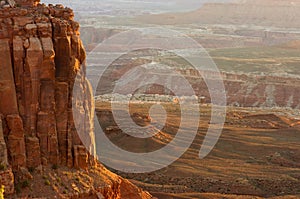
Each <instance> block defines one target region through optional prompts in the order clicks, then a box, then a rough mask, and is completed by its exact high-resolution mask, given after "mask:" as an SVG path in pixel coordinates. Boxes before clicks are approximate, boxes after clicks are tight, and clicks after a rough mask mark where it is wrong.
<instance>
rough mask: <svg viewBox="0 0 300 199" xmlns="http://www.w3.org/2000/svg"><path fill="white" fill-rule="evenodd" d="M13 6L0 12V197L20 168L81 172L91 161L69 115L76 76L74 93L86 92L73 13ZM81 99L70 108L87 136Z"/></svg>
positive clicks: (30, 4)
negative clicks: (66, 168)
mask: <svg viewBox="0 0 300 199" xmlns="http://www.w3.org/2000/svg"><path fill="white" fill-rule="evenodd" d="M16 3H19V4H20V5H22V6H23V7H15V8H3V9H0V53H1V57H0V91H1V92H0V99H1V100H0V114H2V115H3V116H2V117H1V120H0V121H1V122H0V124H1V125H0V127H1V128H0V129H1V131H0V148H1V154H0V161H1V165H2V166H1V167H3V170H4V171H3V172H2V171H1V174H0V175H1V178H0V183H1V184H5V188H6V190H5V192H6V193H12V192H13V190H14V189H13V183H14V180H13V176H12V171H13V172H14V173H15V176H16V180H18V178H22V173H24V169H25V170H26V169H29V168H30V169H34V168H37V167H39V166H40V165H65V166H69V167H75V168H87V167H88V166H89V165H91V164H93V162H94V159H93V158H92V157H91V156H90V155H89V153H88V152H87V150H86V149H85V147H84V146H83V145H82V142H81V140H80V139H79V137H78V135H77V131H76V128H75V125H74V119H73V117H74V116H73V114H72V90H73V84H74V81H75V77H76V75H77V73H78V76H79V77H80V78H79V82H80V87H81V88H82V89H81V90H80V91H78V92H79V95H82V96H85V95H86V94H88V93H90V92H89V91H88V90H89V89H90V88H89V84H87V82H86V79H85V74H84V71H85V66H84V60H85V50H84V48H83V45H82V42H81V40H80V38H79V31H78V29H79V25H78V23H77V22H75V21H73V16H74V14H73V11H72V10H71V9H69V8H64V7H63V6H61V5H57V6H52V5H50V6H49V7H46V6H44V5H40V4H39V5H37V6H35V5H34V4H35V3H36V2H27V1H24V2H19V1H17V2H16ZM24 6H27V7H26V8H24ZM80 69H81V70H80ZM84 99H85V100H86V101H84V102H83V103H76V104H78V105H77V106H78V107H76V108H79V109H82V110H84V111H83V112H82V113H81V114H82V115H83V116H84V117H85V119H86V122H85V121H84V122H85V123H88V124H89V125H85V126H84V128H85V129H83V130H84V131H86V132H89V133H92V132H93V124H92V122H91V121H92V118H93V116H92V114H86V112H88V113H90V111H88V110H91V108H92V107H91V106H92V103H91V102H90V100H91V98H84ZM76 117H81V116H78V115H76ZM92 138H93V136H90V137H89V139H92ZM89 143H91V144H92V143H93V140H90V142H89ZM90 148H93V146H91V147H90ZM4 175H5V176H9V178H6V177H2V176H4ZM9 183H10V185H9Z"/></svg>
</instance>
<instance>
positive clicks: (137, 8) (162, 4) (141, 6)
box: [42, 0, 229, 14]
mask: <svg viewBox="0 0 300 199" xmlns="http://www.w3.org/2000/svg"><path fill="white" fill-rule="evenodd" d="M42 2H43V3H45V4H50V3H51V4H64V5H65V6H68V7H71V8H73V9H74V11H78V12H80V11H81V12H82V11H85V9H84V5H86V8H88V9H87V10H86V11H110V13H125V12H126V13H128V12H129V11H132V13H136V14H140V13H146V12H148V13H164V12H185V11H191V10H196V9H198V8H200V7H201V5H203V3H208V2H209V3H212V2H229V0H169V1H161V0H87V1H82V0H44V1H42Z"/></svg>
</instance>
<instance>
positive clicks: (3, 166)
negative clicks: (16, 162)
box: [0, 163, 7, 171]
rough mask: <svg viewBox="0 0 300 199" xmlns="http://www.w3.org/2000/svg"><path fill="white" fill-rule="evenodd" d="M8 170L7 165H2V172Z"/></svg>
mask: <svg viewBox="0 0 300 199" xmlns="http://www.w3.org/2000/svg"><path fill="white" fill-rule="evenodd" d="M6 169H7V167H6V165H5V164H2V163H1V164H0V171H5V170H6Z"/></svg>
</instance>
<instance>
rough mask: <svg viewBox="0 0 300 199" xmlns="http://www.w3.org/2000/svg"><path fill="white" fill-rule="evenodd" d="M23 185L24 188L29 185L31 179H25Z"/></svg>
mask: <svg viewBox="0 0 300 199" xmlns="http://www.w3.org/2000/svg"><path fill="white" fill-rule="evenodd" d="M21 187H22V188H23V189H24V188H26V187H29V181H28V180H24V181H23V182H22V183H21Z"/></svg>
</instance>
